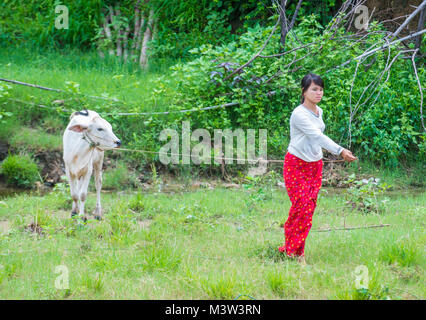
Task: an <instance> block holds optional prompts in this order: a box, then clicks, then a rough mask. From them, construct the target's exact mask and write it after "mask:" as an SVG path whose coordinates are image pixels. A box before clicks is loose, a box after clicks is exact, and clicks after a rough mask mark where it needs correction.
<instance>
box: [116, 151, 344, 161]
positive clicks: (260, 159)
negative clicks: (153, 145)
mask: <svg viewBox="0 0 426 320" xmlns="http://www.w3.org/2000/svg"><path fill="white" fill-rule="evenodd" d="M110 150H114V151H127V152H140V153H155V154H167V155H170V156H172V155H173V156H185V157H191V155H188V154H183V153H172V152H159V151H149V150H138V149H125V148H112V149H110ZM210 159H219V160H232V161H234V160H236V161H253V162H254V163H257V162H259V161H263V162H271V163H282V162H284V160H278V159H263V158H259V159H245V158H225V157H210ZM344 161H345V160H344V159H341V160H323V162H344Z"/></svg>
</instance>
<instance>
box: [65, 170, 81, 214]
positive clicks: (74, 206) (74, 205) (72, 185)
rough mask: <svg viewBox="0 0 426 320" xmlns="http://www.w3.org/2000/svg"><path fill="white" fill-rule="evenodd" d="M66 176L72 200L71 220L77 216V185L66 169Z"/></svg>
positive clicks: (75, 179) (73, 176) (74, 178)
mask: <svg viewBox="0 0 426 320" xmlns="http://www.w3.org/2000/svg"><path fill="white" fill-rule="evenodd" d="M65 171H66V174H67V177H68V181H69V183H70V191H71V199H72V210H71V218H72V217H74V216H76V215H77V208H78V203H77V202H78V185H77V182H78V180H77V178H76V176H75V175H73V174H71V173H70V171H69V169H68V168H66V170H65Z"/></svg>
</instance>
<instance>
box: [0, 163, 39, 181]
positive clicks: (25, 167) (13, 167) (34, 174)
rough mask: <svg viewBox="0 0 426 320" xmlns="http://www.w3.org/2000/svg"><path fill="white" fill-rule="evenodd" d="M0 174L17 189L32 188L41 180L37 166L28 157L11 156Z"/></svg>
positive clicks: (3, 165) (3, 164)
mask: <svg viewBox="0 0 426 320" xmlns="http://www.w3.org/2000/svg"><path fill="white" fill-rule="evenodd" d="M0 172H1V173H2V174H3V175H4V176H5V178H6V182H7V183H8V184H10V185H12V186H17V187H24V188H31V187H33V185H34V183H35V182H36V181H37V180H39V178H40V174H39V171H38V168H37V164H36V163H35V162H34V161H33V160H32V159H31V158H30V157H29V156H27V155H24V156H20V155H9V156H8V157H7V158H6V159H5V160H4V161H3V163H2V165H1V170H0Z"/></svg>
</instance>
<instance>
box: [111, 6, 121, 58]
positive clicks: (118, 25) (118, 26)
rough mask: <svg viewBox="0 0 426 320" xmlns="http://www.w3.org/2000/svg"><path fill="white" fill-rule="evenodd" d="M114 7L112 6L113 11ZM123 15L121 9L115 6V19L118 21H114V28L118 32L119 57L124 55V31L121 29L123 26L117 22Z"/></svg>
mask: <svg viewBox="0 0 426 320" xmlns="http://www.w3.org/2000/svg"><path fill="white" fill-rule="evenodd" d="M112 10H113V9H112V7H111V11H112ZM120 15H121V11H120V9H119V8H118V7H116V8H115V19H116V21H113V22H114V25H113V26H114V29H115V32H116V33H117V57H120V58H121V57H122V56H123V47H122V45H121V40H122V31H121V27H120V24H118V23H117V19H118V17H119V16H120Z"/></svg>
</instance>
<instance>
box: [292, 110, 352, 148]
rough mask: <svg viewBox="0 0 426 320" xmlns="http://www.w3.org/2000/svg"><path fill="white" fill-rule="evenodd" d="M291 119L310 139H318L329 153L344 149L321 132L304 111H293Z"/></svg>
mask: <svg viewBox="0 0 426 320" xmlns="http://www.w3.org/2000/svg"><path fill="white" fill-rule="evenodd" d="M291 121H292V122H293V125H294V126H295V127H296V128H297V129H299V130H301V131H302V132H303V133H304V134H305V135H307V136H308V137H310V138H311V139H314V140H316V141H318V143H319V145H320V146H321V147H322V148H324V149H326V150H328V151H330V152H331V153H333V154H335V155H339V154H340V153H341V152H342V151H343V150H344V148H343V147H341V146H339V145H338V144H337V143H335V142H334V141H333V140H331V139H330V138H329V137H327V136H326V135H325V134H323V133H322V132H321V130H320V129H318V128H317V127H316V126H315V125H314V123H313V122H312V121H311V120H310V119H309V117H308V115H307V114H305V113H304V112H295V113H293V115H292V119H291Z"/></svg>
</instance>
